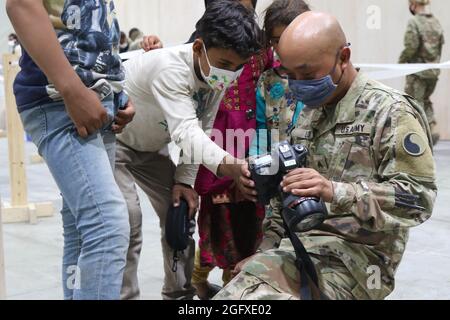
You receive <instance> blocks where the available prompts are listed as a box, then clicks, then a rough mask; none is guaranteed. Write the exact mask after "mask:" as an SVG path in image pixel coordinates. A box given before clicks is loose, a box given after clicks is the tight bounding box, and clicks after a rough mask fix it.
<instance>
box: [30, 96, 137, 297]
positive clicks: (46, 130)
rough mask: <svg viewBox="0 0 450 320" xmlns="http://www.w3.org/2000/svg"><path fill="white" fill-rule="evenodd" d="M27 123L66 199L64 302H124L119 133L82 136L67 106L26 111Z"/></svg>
mask: <svg viewBox="0 0 450 320" xmlns="http://www.w3.org/2000/svg"><path fill="white" fill-rule="evenodd" d="M103 104H104V106H105V108H106V110H107V111H108V115H109V116H110V119H111V121H112V119H114V115H115V113H116V111H117V108H116V107H115V106H114V103H113V101H112V100H111V99H110V100H106V101H103ZM21 118H22V122H23V124H24V128H25V131H26V132H27V133H28V134H29V135H30V137H31V138H32V140H33V142H34V143H35V144H36V146H37V147H38V150H39V154H40V155H41V156H42V157H43V158H44V159H45V161H46V162H47V165H48V167H49V169H50V171H51V173H52V175H53V177H54V179H55V181H56V183H57V185H58V187H59V189H60V190H61V194H62V197H63V209H62V211H61V214H62V219H63V228H64V256H63V270H62V274H63V276H62V278H63V287H64V298H65V299H67V300H72V299H73V300H98V299H100V300H104V299H105V300H113V299H114V300H117V299H119V298H120V290H121V286H122V279H123V272H124V269H125V264H126V255H127V250H128V244H129V237H130V226H129V221H128V211H127V206H126V203H125V200H124V198H123V195H122V193H121V192H120V190H119V188H118V186H117V184H116V182H115V180H114V175H113V166H114V160H115V159H114V157H115V156H114V155H115V142H116V139H115V135H114V133H112V132H111V131H110V130H109V127H108V126H105V127H104V128H103V129H102V130H99V131H98V132H97V133H95V134H92V135H91V136H89V137H88V138H87V139H83V138H81V137H79V136H78V134H77V132H76V130H75V126H74V124H73V122H72V120H71V119H70V117H69V115H68V114H67V112H66V110H65V106H64V104H63V103H62V102H56V103H50V104H46V105H41V106H38V107H35V108H33V109H31V110H26V111H24V112H22V113H21Z"/></svg>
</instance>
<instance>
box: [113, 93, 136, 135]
mask: <svg viewBox="0 0 450 320" xmlns="http://www.w3.org/2000/svg"><path fill="white" fill-rule="evenodd" d="M135 114H136V110H135V108H134V105H133V103H132V102H131V100H128V102H127V104H126V105H125V109H123V110H119V112H118V113H117V115H116V118H115V122H114V124H113V126H112V130H113V132H114V133H117V134H118V133H122V131H123V129H125V127H126V126H127V124H129V123H130V122H131V121H133V118H134V116H135Z"/></svg>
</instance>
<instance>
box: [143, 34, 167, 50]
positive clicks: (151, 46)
mask: <svg viewBox="0 0 450 320" xmlns="http://www.w3.org/2000/svg"><path fill="white" fill-rule="evenodd" d="M162 47H163V44H162V42H161V40H160V39H159V38H158V36H155V35H151V36H144V38H143V39H142V41H141V48H142V49H144V51H145V52H148V51H151V50H155V49H161V48H162Z"/></svg>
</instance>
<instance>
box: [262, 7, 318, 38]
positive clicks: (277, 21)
mask: <svg viewBox="0 0 450 320" xmlns="http://www.w3.org/2000/svg"><path fill="white" fill-rule="evenodd" d="M306 11H310V8H309V6H308V4H307V3H306V2H305V1H303V0H275V1H274V2H272V4H271V5H270V6H269V7H268V8H267V9H266V14H265V18H264V36H265V42H266V46H269V41H270V38H271V36H272V33H273V30H274V29H275V28H276V27H279V26H288V25H290V24H291V22H292V21H294V20H295V18H297V17H298V16H299V15H301V14H302V13H304V12H306Z"/></svg>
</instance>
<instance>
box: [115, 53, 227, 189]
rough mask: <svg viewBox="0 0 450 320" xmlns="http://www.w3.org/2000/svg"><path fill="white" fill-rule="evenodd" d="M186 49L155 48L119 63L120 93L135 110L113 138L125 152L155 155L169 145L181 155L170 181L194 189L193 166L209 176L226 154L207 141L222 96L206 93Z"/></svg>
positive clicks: (207, 90)
mask: <svg viewBox="0 0 450 320" xmlns="http://www.w3.org/2000/svg"><path fill="white" fill-rule="evenodd" d="M193 55H194V53H193V48H192V44H186V45H181V46H177V47H172V48H166V49H159V50H154V51H150V52H147V53H144V54H142V55H139V56H137V57H134V58H132V59H130V60H128V61H127V62H125V63H124V67H125V72H126V86H125V90H126V92H127V93H128V95H129V96H130V99H131V101H132V102H133V104H134V106H135V108H136V116H135V117H134V120H133V121H132V122H131V123H130V124H129V125H128V126H127V127H126V128H125V130H124V132H123V133H122V134H120V135H119V136H118V140H119V141H120V142H122V143H124V144H125V145H127V146H129V147H130V148H132V149H134V150H137V151H142V152H158V151H160V150H162V149H164V148H165V147H166V146H167V145H168V144H169V143H170V142H174V143H175V144H176V145H177V146H178V147H180V148H181V150H182V155H183V156H182V160H183V162H184V163H183V164H181V165H179V166H178V168H177V171H176V175H175V181H177V182H181V183H186V184H190V185H192V184H194V182H195V178H196V175H197V170H198V165H199V164H203V165H205V167H207V168H208V169H209V170H210V171H212V172H213V173H214V174H216V173H217V168H218V166H219V165H220V163H221V162H222V160H223V158H224V157H225V156H227V155H228V153H227V152H225V151H224V150H223V149H221V148H220V147H219V146H218V145H216V144H215V143H214V142H213V141H212V140H211V139H210V138H209V135H208V134H210V130H211V129H212V126H213V124H214V119H215V117H216V113H217V110H218V108H219V105H220V101H221V100H222V97H223V95H224V92H217V91H214V90H212V89H210V88H209V87H208V86H207V84H205V83H204V82H202V81H200V80H199V79H198V77H197V76H196V74H195V71H194V60H193V59H194V56H193Z"/></svg>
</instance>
